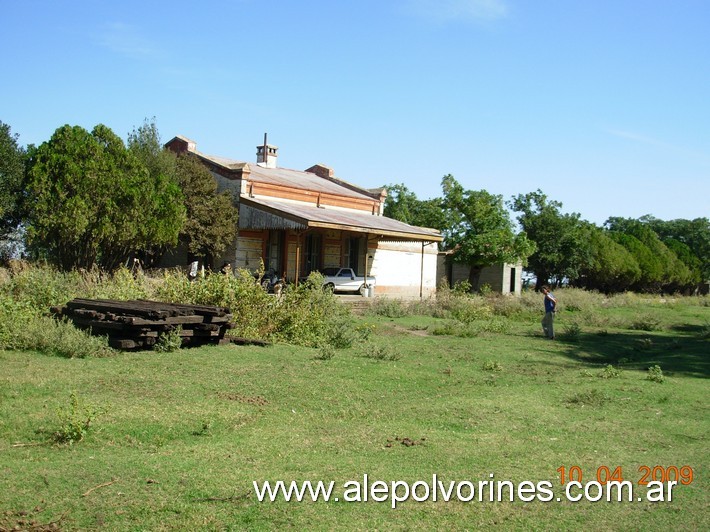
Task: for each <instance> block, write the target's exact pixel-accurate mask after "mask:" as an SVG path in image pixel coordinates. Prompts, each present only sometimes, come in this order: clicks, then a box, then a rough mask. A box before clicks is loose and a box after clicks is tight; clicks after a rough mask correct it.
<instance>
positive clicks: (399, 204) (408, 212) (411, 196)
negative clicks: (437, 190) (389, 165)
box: [383, 184, 447, 231]
mask: <svg viewBox="0 0 710 532" xmlns="http://www.w3.org/2000/svg"><path fill="white" fill-rule="evenodd" d="M385 188H386V189H387V198H385V208H384V211H383V214H384V215H385V216H387V217H388V218H394V219H395V220H399V221H400V222H404V223H407V224H409V225H415V226H418V227H430V228H432V229H438V230H439V231H443V230H444V229H445V228H446V226H447V220H446V213H445V211H444V210H443V208H442V200H441V198H434V199H428V200H420V199H418V198H417V195H416V194H415V193H414V192H412V191H410V190H409V189H408V188H407V187H406V186H405V185H404V184H396V185H387V186H386V187H385Z"/></svg>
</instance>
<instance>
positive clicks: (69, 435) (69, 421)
mask: <svg viewBox="0 0 710 532" xmlns="http://www.w3.org/2000/svg"><path fill="white" fill-rule="evenodd" d="M102 413H103V411H101V410H99V409H98V408H97V407H95V406H93V405H87V404H84V403H83V401H81V400H80V399H79V396H78V395H77V393H76V392H72V393H71V394H70V396H69V405H68V406H67V407H66V408H62V409H59V410H57V417H58V418H59V429H58V430H57V431H55V432H54V433H53V434H52V441H53V442H54V443H57V444H68V445H72V444H74V443H78V442H80V441H81V440H83V439H84V437H85V436H86V434H87V433H88V432H89V427H90V426H91V425H92V423H93V422H94V421H95V420H96V418H97V416H99V414H102Z"/></svg>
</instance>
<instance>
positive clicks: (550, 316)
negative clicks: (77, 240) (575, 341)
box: [541, 285, 557, 340]
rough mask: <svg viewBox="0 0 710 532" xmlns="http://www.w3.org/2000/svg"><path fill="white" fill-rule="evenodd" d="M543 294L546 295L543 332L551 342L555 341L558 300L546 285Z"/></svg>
mask: <svg viewBox="0 0 710 532" xmlns="http://www.w3.org/2000/svg"><path fill="white" fill-rule="evenodd" d="M541 292H542V293H543V294H544V295H545V317H544V318H542V331H543V332H544V333H545V336H546V337H547V338H549V339H550V340H554V339H555V328H554V322H555V311H556V309H557V299H555V296H553V295H552V292H550V287H549V286H547V285H545V286H543V287H542V290H541Z"/></svg>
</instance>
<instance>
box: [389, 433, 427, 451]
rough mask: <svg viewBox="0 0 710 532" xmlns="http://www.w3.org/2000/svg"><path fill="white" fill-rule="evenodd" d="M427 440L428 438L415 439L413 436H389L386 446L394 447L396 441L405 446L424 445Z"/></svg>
mask: <svg viewBox="0 0 710 532" xmlns="http://www.w3.org/2000/svg"><path fill="white" fill-rule="evenodd" d="M425 441H426V438H419V439H418V440H414V439H412V438H400V437H399V436H395V437H394V439H392V438H387V443H386V444H385V447H388V448H389V447H393V446H394V445H395V444H396V443H399V444H400V445H404V446H405V447H414V446H415V445H422V444H423V443H424V442H425Z"/></svg>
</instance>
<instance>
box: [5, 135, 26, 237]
mask: <svg viewBox="0 0 710 532" xmlns="http://www.w3.org/2000/svg"><path fill="white" fill-rule="evenodd" d="M18 138H19V137H18V135H17V134H15V135H13V134H12V132H11V130H10V126H9V125H7V124H4V123H2V122H0V240H2V241H5V240H6V239H7V238H8V237H9V235H10V234H11V233H12V232H13V231H15V229H16V228H17V226H18V224H19V205H20V198H21V194H22V178H23V174H24V157H25V150H24V149H23V148H22V147H20V145H19V144H18V142H17V140H18Z"/></svg>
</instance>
